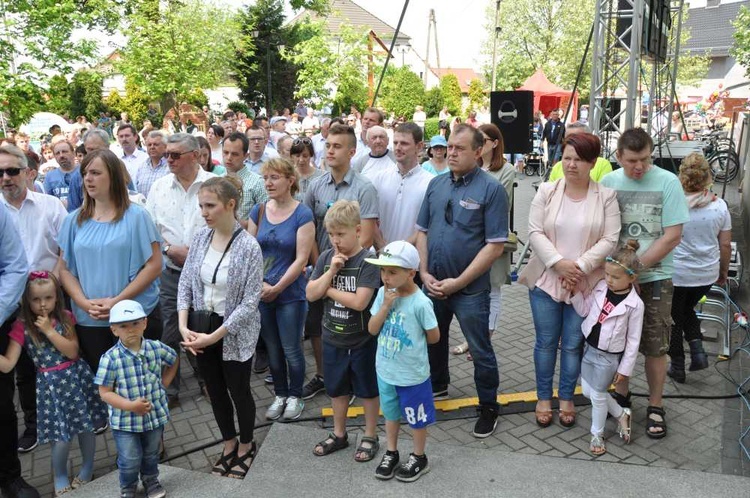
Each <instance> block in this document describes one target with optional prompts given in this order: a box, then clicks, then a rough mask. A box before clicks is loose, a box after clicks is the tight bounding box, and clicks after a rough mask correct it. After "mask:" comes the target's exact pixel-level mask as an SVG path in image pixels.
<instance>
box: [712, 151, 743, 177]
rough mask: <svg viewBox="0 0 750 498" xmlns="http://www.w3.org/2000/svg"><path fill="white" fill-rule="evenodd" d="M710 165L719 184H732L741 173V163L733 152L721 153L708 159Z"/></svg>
mask: <svg viewBox="0 0 750 498" xmlns="http://www.w3.org/2000/svg"><path fill="white" fill-rule="evenodd" d="M708 165H709V167H710V168H711V172H712V174H713V175H714V180H716V181H718V182H731V181H732V180H734V179H735V178H737V174H738V173H739V171H740V161H739V157H737V154H735V153H734V152H732V151H727V152H719V153H716V154H714V155H712V156H710V157H709V158H708Z"/></svg>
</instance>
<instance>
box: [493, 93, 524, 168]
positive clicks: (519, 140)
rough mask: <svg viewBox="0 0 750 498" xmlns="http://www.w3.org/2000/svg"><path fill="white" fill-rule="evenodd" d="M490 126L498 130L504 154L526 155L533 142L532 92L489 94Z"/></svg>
mask: <svg viewBox="0 0 750 498" xmlns="http://www.w3.org/2000/svg"><path fill="white" fill-rule="evenodd" d="M490 114H491V116H492V124H494V125H495V126H497V127H498V128H500V131H501V132H502V134H503V140H504V141H505V152H506V153H509V154H528V153H529V152H531V150H532V148H533V146H534V142H533V137H532V136H531V125H532V124H533V122H534V92H530V91H527V90H520V91H517V92H491V93H490Z"/></svg>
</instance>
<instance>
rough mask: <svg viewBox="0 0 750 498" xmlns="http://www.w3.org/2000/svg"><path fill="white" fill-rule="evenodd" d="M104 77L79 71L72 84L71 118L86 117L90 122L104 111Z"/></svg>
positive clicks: (91, 72)
mask: <svg viewBox="0 0 750 498" xmlns="http://www.w3.org/2000/svg"><path fill="white" fill-rule="evenodd" d="M103 80H104V77H103V76H102V75H101V74H99V73H97V72H96V71H85V70H84V71H78V72H77V73H76V74H74V75H73V80H72V81H71V83H70V101H71V102H70V113H71V116H86V117H88V118H89V119H90V120H91V119H93V118H95V117H97V116H99V113H100V112H101V111H103V110H104V102H103V101H102V81H103Z"/></svg>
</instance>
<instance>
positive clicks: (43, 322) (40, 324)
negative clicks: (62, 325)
mask: <svg viewBox="0 0 750 498" xmlns="http://www.w3.org/2000/svg"><path fill="white" fill-rule="evenodd" d="M34 325H36V327H37V328H38V329H39V330H41V331H42V332H43V333H44V335H49V334H52V333H54V332H55V328H54V327H53V326H52V322H51V321H50V319H49V316H46V315H40V316H38V317H36V320H35V321H34Z"/></svg>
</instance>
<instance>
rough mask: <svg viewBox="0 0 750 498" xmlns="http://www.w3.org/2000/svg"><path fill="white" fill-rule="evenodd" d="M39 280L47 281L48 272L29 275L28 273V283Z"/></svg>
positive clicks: (42, 271)
mask: <svg viewBox="0 0 750 498" xmlns="http://www.w3.org/2000/svg"><path fill="white" fill-rule="evenodd" d="M40 278H43V279H45V280H46V279H48V278H49V272H48V271H45V270H41V271H32V272H31V273H29V281H30V282H31V281H34V280H38V279H40Z"/></svg>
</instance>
